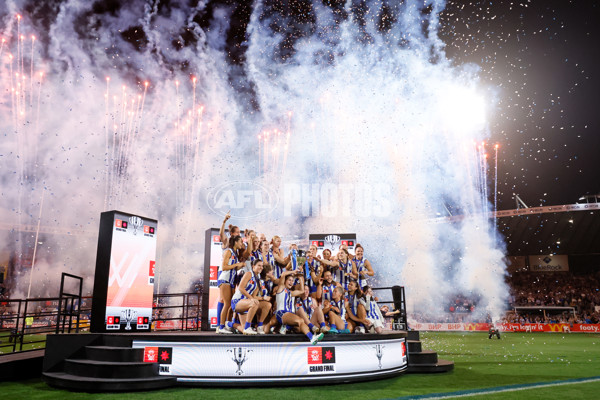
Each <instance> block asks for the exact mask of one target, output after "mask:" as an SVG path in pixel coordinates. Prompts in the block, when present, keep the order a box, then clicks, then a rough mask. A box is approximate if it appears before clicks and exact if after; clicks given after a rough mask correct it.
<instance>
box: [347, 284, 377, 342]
mask: <svg viewBox="0 0 600 400" xmlns="http://www.w3.org/2000/svg"><path fill="white" fill-rule="evenodd" d="M362 297H363V294H362V292H361V291H360V289H359V288H358V282H356V281H355V280H351V281H350V282H349V283H348V294H347V295H346V318H347V320H348V325H349V329H350V332H356V333H365V328H366V329H369V328H370V327H371V322H370V321H369V320H368V319H367V312H366V311H365V306H364V305H363V304H362V303H361V301H360V300H361V299H362Z"/></svg>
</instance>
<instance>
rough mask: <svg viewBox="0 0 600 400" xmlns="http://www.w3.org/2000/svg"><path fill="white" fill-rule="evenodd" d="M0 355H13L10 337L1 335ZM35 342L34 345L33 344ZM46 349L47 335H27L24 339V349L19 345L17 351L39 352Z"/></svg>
mask: <svg viewBox="0 0 600 400" xmlns="http://www.w3.org/2000/svg"><path fill="white" fill-rule="evenodd" d="M0 342H1V343H0V346H2V347H0V354H4V353H12V350H13V347H12V343H10V342H9V335H8V334H3V335H0ZM32 342H33V343H32ZM45 347H46V334H45V333H44V334H35V335H25V336H24V337H23V348H22V349H21V344H20V343H17V351H27V350H38V349H43V348H45Z"/></svg>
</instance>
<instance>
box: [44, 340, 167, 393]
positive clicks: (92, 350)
mask: <svg viewBox="0 0 600 400" xmlns="http://www.w3.org/2000/svg"><path fill="white" fill-rule="evenodd" d="M101 343H102V345H88V346H84V347H83V348H80V350H78V351H76V352H74V357H75V358H67V359H65V360H64V361H63V362H62V363H61V364H60V367H59V368H56V369H55V370H51V371H46V372H44V373H43V374H42V376H43V378H44V380H45V381H46V382H47V383H48V384H49V385H51V386H55V387H59V388H63V389H70V390H77V391H88V392H113V391H114V392H119V391H127V390H150V389H161V388H166V387H170V386H174V385H175V384H176V383H177V379H176V378H173V377H169V376H160V375H159V374H158V364H157V363H147V362H144V361H143V360H144V349H133V348H131V347H126V346H123V345H121V346H119V344H122V343H123V340H121V341H120V342H119V340H118V339H113V338H111V337H106V338H105V339H104V340H102V342H101Z"/></svg>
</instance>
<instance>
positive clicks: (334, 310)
mask: <svg viewBox="0 0 600 400" xmlns="http://www.w3.org/2000/svg"><path fill="white" fill-rule="evenodd" d="M323 313H324V314H326V315H327V316H328V320H329V325H330V327H331V329H330V331H329V332H330V333H350V330H349V329H348V322H347V321H346V304H345V301H344V289H342V288H341V287H339V286H338V287H336V288H335V289H334V290H333V297H332V299H331V303H330V304H329V305H328V306H327V307H324V308H323Z"/></svg>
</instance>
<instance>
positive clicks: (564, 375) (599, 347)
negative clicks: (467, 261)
mask: <svg viewBox="0 0 600 400" xmlns="http://www.w3.org/2000/svg"><path fill="white" fill-rule="evenodd" d="M421 340H422V342H423V348H426V349H431V350H436V351H438V353H439V355H440V357H441V358H444V359H448V360H453V361H454V362H455V363H456V366H455V369H454V371H452V372H450V373H442V374H406V375H402V376H400V377H397V378H392V379H386V380H380V381H373V382H367V383H355V384H342V385H329V386H302V387H293V388H266V389H199V388H175V389H168V390H162V391H156V392H138V393H130V394H127V398H128V400H134V399H165V398H168V399H169V400H178V399H187V398H202V399H203V400H204V399H236V400H239V399H254V398H265V396H266V398H280V397H281V398H285V399H286V400H292V399H303V400H305V399H327V400H335V399H344V400H348V399H361V400H368V399H390V398H398V397H405V396H417V395H426V394H432V393H451V392H458V391H468V390H474V389H486V388H494V387H502V386H510V385H520V384H532V383H539V382H554V381H563V380H568V379H574V378H583V377H592V376H600V335H596V334H559V333H528V334H522V333H507V334H503V336H502V339H501V340H497V339H491V340H490V339H488V338H487V334H485V333H473V332H471V333H433V332H432V333H422V334H421ZM599 390H600V382H592V383H577V384H571V385H563V386H553V387H547V388H543V387H535V388H528V389H526V390H519V391H512V392H503V393H496V394H493V393H486V394H481V395H474V396H472V397H469V398H473V399H483V398H485V399H500V398H502V399H506V398H510V399H513V398H516V399H531V398H540V399H541V398H544V399H548V398H563V399H570V398H597V393H598V391H599ZM0 393H3V394H4V393H6V394H7V395H9V396H11V397H10V398H28V399H54V398H61V397H68V398H69V399H122V398H123V396H124V395H123V394H122V393H119V394H88V393H70V392H66V391H61V390H56V389H52V388H50V387H48V386H46V385H45V384H44V383H43V382H41V381H40V380H39V379H37V380H30V381H22V382H6V383H1V384H0ZM7 398H8V397H7Z"/></svg>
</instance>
